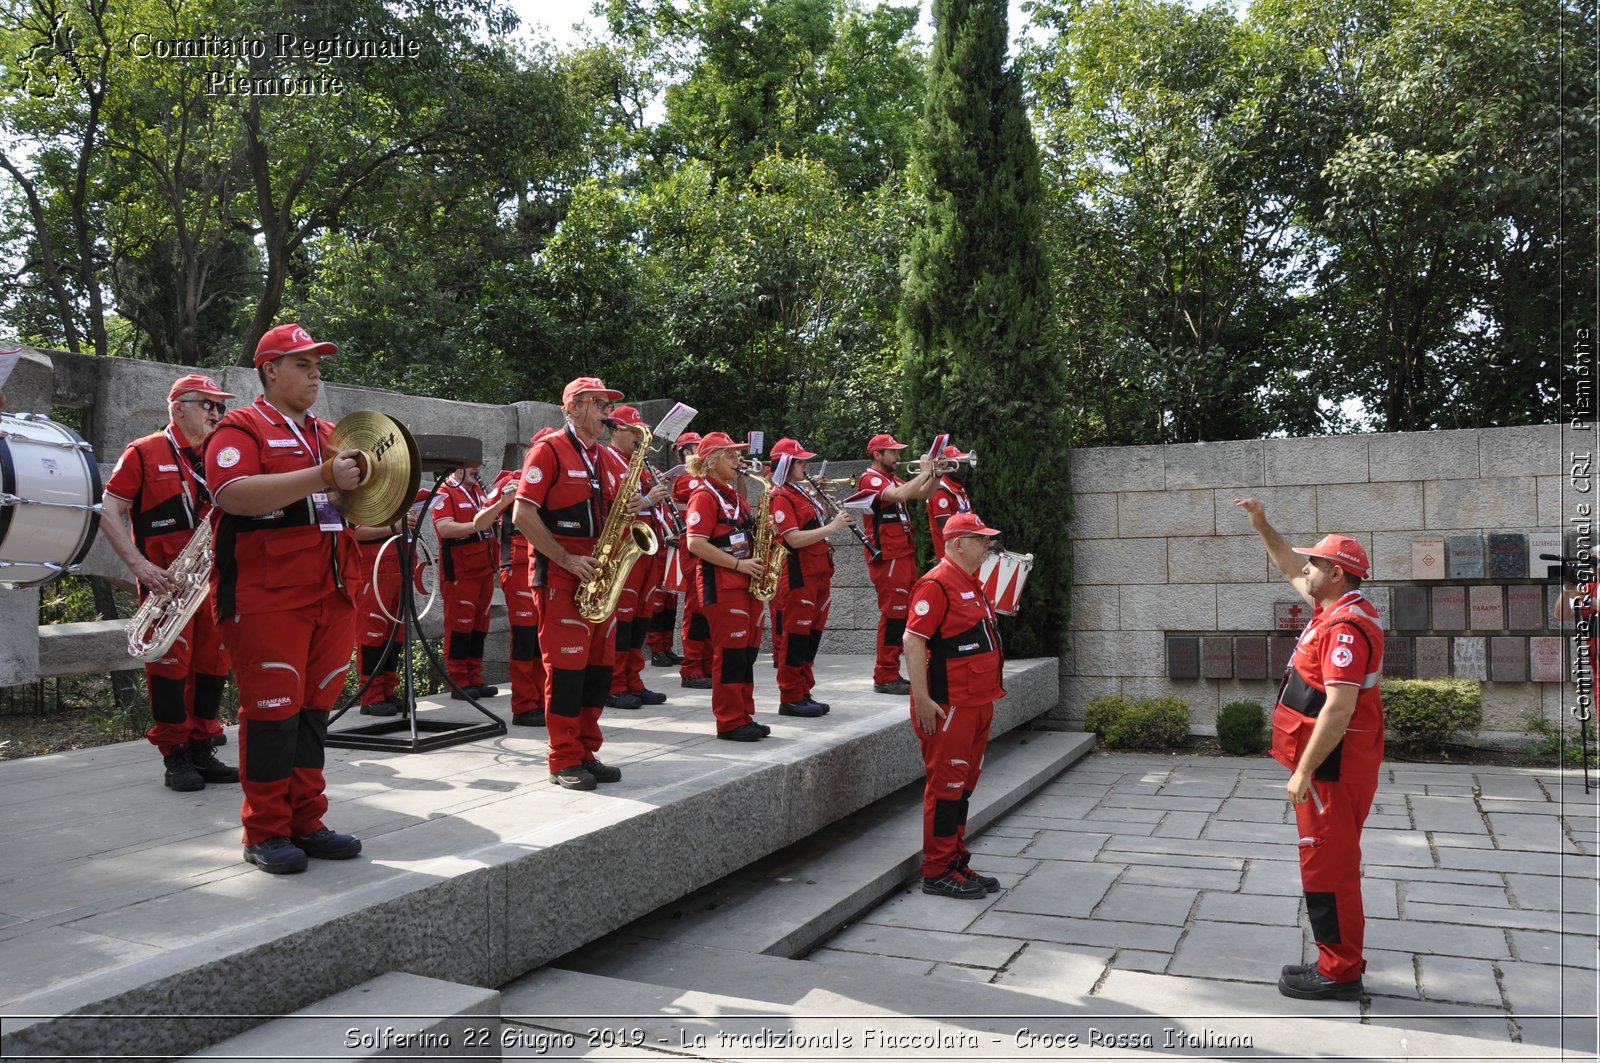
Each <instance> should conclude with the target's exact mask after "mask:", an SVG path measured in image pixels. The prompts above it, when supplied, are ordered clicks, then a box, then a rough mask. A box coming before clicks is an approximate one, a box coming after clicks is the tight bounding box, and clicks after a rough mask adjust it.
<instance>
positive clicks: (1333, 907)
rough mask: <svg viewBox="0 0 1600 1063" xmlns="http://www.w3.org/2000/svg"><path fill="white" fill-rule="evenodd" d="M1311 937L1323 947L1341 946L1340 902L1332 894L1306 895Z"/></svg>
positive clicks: (1309, 893) (1308, 893)
mask: <svg viewBox="0 0 1600 1063" xmlns="http://www.w3.org/2000/svg"><path fill="white" fill-rule="evenodd" d="M1306 914H1307V915H1309V916H1310V917H1311V936H1312V937H1313V938H1314V939H1316V941H1317V943H1318V944H1321V945H1337V944H1339V902H1338V901H1337V900H1335V899H1334V896H1333V894H1332V893H1311V892H1309V891H1308V892H1307V893H1306Z"/></svg>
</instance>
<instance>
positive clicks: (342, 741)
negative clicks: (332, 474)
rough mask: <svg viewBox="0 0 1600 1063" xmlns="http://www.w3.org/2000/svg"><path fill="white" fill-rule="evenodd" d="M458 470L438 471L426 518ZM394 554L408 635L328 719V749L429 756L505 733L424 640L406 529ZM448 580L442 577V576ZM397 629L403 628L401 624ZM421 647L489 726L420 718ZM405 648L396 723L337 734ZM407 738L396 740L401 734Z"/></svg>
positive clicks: (411, 538) (389, 645) (413, 548)
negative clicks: (416, 659) (415, 649)
mask: <svg viewBox="0 0 1600 1063" xmlns="http://www.w3.org/2000/svg"><path fill="white" fill-rule="evenodd" d="M455 467H456V465H454V464H453V465H451V466H449V467H448V468H444V469H442V470H440V471H439V477H438V479H436V480H435V481H434V482H433V490H432V491H430V492H429V493H428V499H427V501H426V502H425V503H424V504H423V510H422V511H423V512H424V513H427V512H428V509H429V508H430V507H431V506H432V505H433V498H434V496H435V495H437V494H438V493H439V488H440V487H441V486H443V485H444V481H445V477H447V476H449V475H450V470H451V469H453V468H455ZM395 545H396V550H395V553H396V554H397V555H398V557H399V562H400V609H399V616H400V618H401V620H403V621H404V625H403V627H404V630H403V631H402V632H401V635H400V640H399V642H398V643H396V642H395V640H394V639H392V638H391V639H389V640H388V641H387V642H386V644H385V646H384V656H383V657H381V658H379V660H378V664H377V666H376V667H375V668H374V669H373V670H372V675H371V676H369V677H368V678H367V681H366V682H365V683H363V684H362V685H361V689H360V690H358V691H356V693H355V694H354V695H353V696H352V697H351V698H350V699H349V700H348V701H346V702H345V703H344V704H343V705H341V706H340V707H339V708H338V709H337V710H335V712H334V714H333V716H332V717H330V718H329V720H328V724H329V727H330V730H329V731H328V739H327V743H326V744H327V745H329V746H332V747H334V748H335V749H386V750H396V751H399V752H401V753H424V752H426V751H428V750H430V749H443V748H444V747H446V746H456V745H460V744H462V743H463V742H473V741H476V740H477V739H479V738H496V737H498V736H500V735H503V734H505V733H506V723H505V721H504V720H502V719H501V718H500V717H498V716H496V715H495V714H494V713H492V712H490V711H489V710H488V709H486V708H484V707H483V706H482V705H480V704H479V703H478V699H477V698H475V697H473V696H472V695H471V694H468V693H467V692H466V691H465V690H462V689H461V688H460V687H459V686H457V685H456V683H455V680H453V679H451V678H450V671H449V669H447V668H445V667H444V665H443V664H442V663H441V662H440V660H439V656H438V654H436V653H435V652H434V649H433V646H431V645H430V644H429V643H428V640H427V639H426V638H424V637H423V635H422V627H421V624H422V620H421V618H420V617H418V616H417V596H416V580H415V578H414V576H413V571H414V565H415V562H416V556H417V541H416V532H415V530H414V529H412V528H410V527H407V528H406V530H405V532H404V533H403V534H402V535H401V537H400V541H399V542H398V543H397V544H395ZM438 578H440V579H443V574H442V573H441V574H440V575H439V577H438ZM396 626H397V627H398V626H401V624H400V623H399V622H396ZM413 632H415V633H416V634H415V638H416V640H417V641H418V642H420V643H421V644H422V649H423V652H424V653H426V654H427V656H428V664H429V666H430V667H431V668H432V669H433V673H434V675H436V676H439V677H440V678H442V679H443V680H444V681H445V685H446V686H448V687H449V688H450V689H451V690H454V691H456V692H457V693H458V694H460V695H461V696H462V697H463V698H465V699H466V701H467V703H468V704H470V705H471V706H472V707H473V708H475V709H477V710H478V711H479V712H480V713H482V714H483V715H484V716H487V717H488V718H489V720H490V722H489V723H473V722H471V721H468V722H465V723H463V722H460V721H457V720H422V719H418V716H417V697H416V683H415V677H414V676H413V675H412V668H411V641H412V638H413V635H412V633H413ZM396 645H398V646H399V648H400V690H399V691H397V693H398V694H399V696H400V715H399V716H397V717H395V718H394V719H387V720H379V721H378V722H376V723H370V724H363V725H362V726H360V727H352V728H350V729H348V730H345V731H334V730H332V729H331V728H332V725H333V724H335V723H337V722H338V721H339V719H340V718H341V717H343V716H344V714H345V713H347V712H349V711H350V709H351V707H352V706H354V705H356V704H357V703H359V702H360V700H361V695H362V694H364V693H366V690H367V688H368V687H370V686H371V685H372V681H373V680H374V679H376V678H377V677H378V675H379V674H380V673H382V672H383V670H384V665H386V664H388V663H389V654H390V653H392V652H393V651H394V648H395V646H396ZM402 731H403V732H406V733H405V734H397V733H396V732H402Z"/></svg>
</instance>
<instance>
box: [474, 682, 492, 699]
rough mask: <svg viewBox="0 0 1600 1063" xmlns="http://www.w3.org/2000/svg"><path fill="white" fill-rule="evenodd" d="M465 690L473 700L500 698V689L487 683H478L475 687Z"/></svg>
mask: <svg viewBox="0 0 1600 1063" xmlns="http://www.w3.org/2000/svg"><path fill="white" fill-rule="evenodd" d="M467 690H468V691H470V692H471V694H472V696H473V697H475V698H497V697H499V696H500V688H499V687H497V686H494V685H492V684H489V683H479V684H478V685H477V686H471V687H468V688H467Z"/></svg>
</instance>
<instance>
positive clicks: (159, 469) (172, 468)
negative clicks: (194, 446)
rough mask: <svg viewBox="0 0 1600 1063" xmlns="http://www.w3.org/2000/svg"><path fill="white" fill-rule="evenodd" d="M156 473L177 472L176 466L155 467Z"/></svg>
mask: <svg viewBox="0 0 1600 1063" xmlns="http://www.w3.org/2000/svg"><path fill="white" fill-rule="evenodd" d="M156 471H157V472H177V471H178V467H177V466H176V465H157V466H156Z"/></svg>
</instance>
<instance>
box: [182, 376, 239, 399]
mask: <svg viewBox="0 0 1600 1063" xmlns="http://www.w3.org/2000/svg"><path fill="white" fill-rule="evenodd" d="M186 391H198V392H199V393H200V394H202V395H210V396H211V397H212V398H214V399H231V398H233V392H231V391H223V390H222V389H221V388H220V387H218V386H217V382H216V381H215V380H213V379H212V378H211V377H208V376H206V375H205V374H204V373H190V374H189V375H188V376H180V377H179V378H178V379H177V380H175V381H173V382H172V390H171V391H169V392H167V401H168V402H171V401H172V400H173V399H175V398H177V397H178V396H179V395H182V394H183V393H184V392H186Z"/></svg>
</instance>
